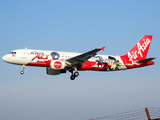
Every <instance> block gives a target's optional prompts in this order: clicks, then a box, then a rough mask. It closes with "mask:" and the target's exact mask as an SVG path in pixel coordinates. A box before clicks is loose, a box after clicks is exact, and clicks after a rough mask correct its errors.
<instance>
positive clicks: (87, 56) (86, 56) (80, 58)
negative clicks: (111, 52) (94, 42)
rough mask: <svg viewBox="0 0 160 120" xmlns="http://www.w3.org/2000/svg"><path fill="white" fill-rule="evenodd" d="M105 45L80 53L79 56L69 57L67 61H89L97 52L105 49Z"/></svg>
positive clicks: (76, 62) (75, 62) (78, 62)
mask: <svg viewBox="0 0 160 120" xmlns="http://www.w3.org/2000/svg"><path fill="white" fill-rule="evenodd" d="M104 48H105V47H102V48H96V49H94V50H91V51H89V52H86V53H83V54H80V55H78V56H75V57H72V58H69V59H67V60H66V61H68V62H70V63H72V64H83V62H84V61H87V60H88V59H90V58H92V57H94V56H95V55H97V52H99V51H100V50H103V51H104Z"/></svg>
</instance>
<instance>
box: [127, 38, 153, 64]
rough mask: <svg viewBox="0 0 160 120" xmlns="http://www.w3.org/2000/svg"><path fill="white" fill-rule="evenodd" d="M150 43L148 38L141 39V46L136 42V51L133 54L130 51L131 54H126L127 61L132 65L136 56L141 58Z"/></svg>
mask: <svg viewBox="0 0 160 120" xmlns="http://www.w3.org/2000/svg"><path fill="white" fill-rule="evenodd" d="M150 43H151V40H150V39H149V38H146V39H143V43H142V44H140V43H139V42H138V43H137V50H135V51H134V52H133V51H132V52H131V53H130V52H128V57H129V61H131V62H132V64H133V63H134V62H133V61H134V59H136V58H137V57H138V55H140V57H143V53H144V52H145V50H146V48H147V47H148V45H149V44H150Z"/></svg>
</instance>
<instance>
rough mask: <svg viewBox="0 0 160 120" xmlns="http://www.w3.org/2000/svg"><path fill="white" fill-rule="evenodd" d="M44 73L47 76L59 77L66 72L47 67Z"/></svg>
mask: <svg viewBox="0 0 160 120" xmlns="http://www.w3.org/2000/svg"><path fill="white" fill-rule="evenodd" d="M46 73H47V74H48V75H59V74H61V73H66V70H54V69H51V68H50V67H47V68H46Z"/></svg>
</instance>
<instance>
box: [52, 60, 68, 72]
mask: <svg viewBox="0 0 160 120" xmlns="http://www.w3.org/2000/svg"><path fill="white" fill-rule="evenodd" d="M65 67H66V63H65V61H59V60H51V62H50V68H51V69H56V70H62V69H64V68H65Z"/></svg>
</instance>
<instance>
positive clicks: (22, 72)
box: [20, 65, 25, 75]
mask: <svg viewBox="0 0 160 120" xmlns="http://www.w3.org/2000/svg"><path fill="white" fill-rule="evenodd" d="M24 68H25V65H23V66H22V71H21V72H20V74H21V75H23V74H24Z"/></svg>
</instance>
